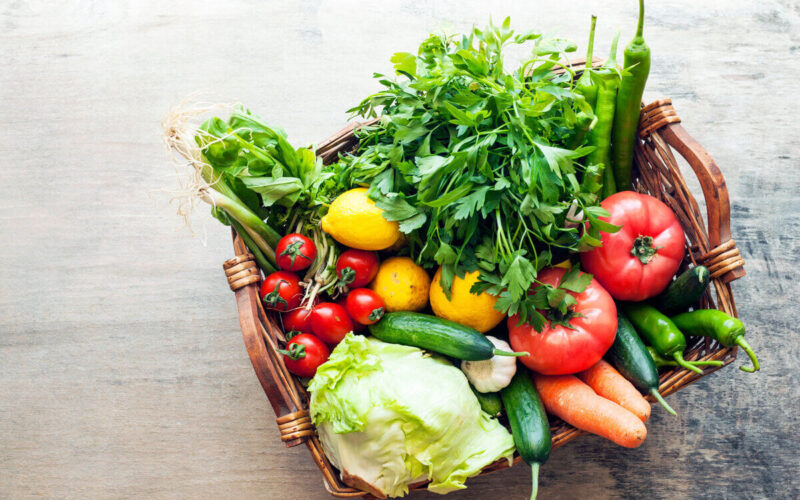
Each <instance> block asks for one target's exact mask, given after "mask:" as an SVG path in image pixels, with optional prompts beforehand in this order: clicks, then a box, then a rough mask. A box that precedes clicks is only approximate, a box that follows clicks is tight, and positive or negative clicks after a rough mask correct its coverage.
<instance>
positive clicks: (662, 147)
mask: <svg viewBox="0 0 800 500" xmlns="http://www.w3.org/2000/svg"><path fill="white" fill-rule="evenodd" d="M593 62H594V61H593ZM594 63H595V64H597V63H596V62H594ZM573 64H574V65H575V66H583V61H578V60H576V61H574V62H573ZM356 126H359V124H354V125H350V126H348V127H347V128H345V129H343V130H342V131H340V132H339V133H337V134H336V135H334V136H333V137H331V138H330V139H328V140H327V141H325V142H323V143H322V144H320V145H319V146H318V147H317V154H318V155H319V156H321V157H322V158H323V160H324V161H325V163H326V164H327V163H330V162H331V161H334V160H335V159H336V158H337V157H338V155H339V153H343V152H348V151H352V150H353V149H354V148H355V147H356V146H357V139H356V138H355V136H354V135H353V129H354V127H356ZM639 137H640V138H641V141H638V144H637V146H636V150H635V168H634V188H635V189H636V190H637V191H639V192H642V193H648V194H651V195H653V196H655V197H657V198H659V199H660V200H662V201H664V202H665V203H667V205H669V206H670V207H671V208H672V209H673V210H674V211H675V213H676V214H677V216H678V219H679V220H680V222H681V225H682V226H683V229H684V231H685V233H686V238H687V248H688V249H689V252H687V256H686V258H685V261H684V263H683V267H684V268H685V267H687V266H688V265H689V264H690V263H692V264H703V265H705V266H706V267H708V269H709V271H710V274H711V278H712V282H713V284H714V286H713V287H710V288H709V291H708V292H706V294H705V296H704V297H703V299H702V302H701V305H702V307H704V308H716V309H719V310H722V311H725V312H726V313H728V314H730V315H732V316H736V315H737V313H736V305H735V303H734V300H733V294H732V292H731V286H730V282H731V281H733V280H735V279H737V278H740V277H742V276H744V274H745V272H744V268H743V267H742V266H743V265H744V260H743V259H742V258H741V256H740V254H739V250H738V249H737V248H736V244H735V243H734V241H733V239H731V233H730V202H729V200H728V191H727V189H726V186H725V180H724V179H723V177H722V173H721V172H720V170H719V168H718V167H717V165H716V164H715V163H714V160H713V159H712V158H711V157H710V156H709V155H708V153H706V151H705V150H704V149H703V147H702V146H700V144H698V143H697V142H696V141H695V140H694V139H692V137H691V136H690V135H689V134H688V133H687V132H686V131H685V130H684V129H683V127H682V126H681V125H680V118H679V117H678V115H677V114H676V113H675V110H674V109H673V108H672V103H671V101H670V100H669V99H662V100H659V101H655V102H653V103H651V104H649V105H647V106H644V108H642V115H641V120H640V123H639ZM675 152H677V153H678V154H679V155H680V156H682V157H683V158H684V159H685V160H686V162H688V164H689V165H690V166H691V168H692V170H693V171H694V173H695V175H696V176H697V179H698V180H699V182H700V186H701V188H702V193H703V197H704V198H705V205H706V211H707V220H706V221H704V220H703V217H702V214H701V212H700V208H699V206H698V203H697V201H696V200H695V198H694V197H693V196H692V194H691V193H690V192H689V189H688V187H687V185H686V181H685V180H684V178H683V175H682V174H681V171H680V168H679V164H678V161H677V158H676V156H675ZM233 246H234V252H235V254H236V256H235V257H234V258H232V259H230V260H228V261H227V262H225V263H224V264H223V268H224V269H225V274H226V275H227V278H228V283H229V285H230V287H231V290H233V291H234V292H235V294H236V304H237V307H238V309H239V322H240V324H241V327H242V334H243V336H244V343H245V346H246V347H247V352H248V354H249V355H250V361H251V362H252V363H253V368H254V369H255V372H256V376H257V377H258V380H259V381H260V382H261V386H262V387H263V388H264V392H265V393H266V394H267V398H268V399H269V402H270V404H271V405H272V408H273V410H274V411H275V415H276V417H277V423H278V429H279V431H280V436H281V440H282V441H283V442H284V443H285V444H286V446H287V447H292V446H297V445H300V444H305V445H306V446H307V447H308V449H309V451H310V452H311V456H312V457H313V459H314V461H315V462H316V463H317V465H318V466H319V469H320V471H321V472H322V478H323V482H324V485H325V488H326V489H327V490H328V491H329V492H330V493H331V494H332V495H334V496H336V497H339V498H356V497H362V496H372V495H374V496H380V494H379V492H377V491H372V490H371V488H370V487H369V485H366V484H355V483H353V484H350V485H348V484H345V483H344V482H343V481H342V480H341V479H340V475H339V472H338V471H337V470H336V469H335V468H334V467H333V466H332V465H331V464H330V462H328V460H327V459H326V458H325V455H324V453H323V451H322V447H321V446H320V442H319V439H318V438H317V436H316V435H315V433H314V427H313V425H312V423H311V419H310V418H309V414H308V394H307V393H306V391H305V389H304V388H303V387H302V386H301V385H300V384H299V383H298V381H297V380H296V379H295V377H294V376H293V375H291V374H290V373H289V372H288V371H287V370H286V367H285V365H284V364H283V358H282V356H281V355H280V354H279V353H278V352H277V350H278V349H279V343H281V342H285V338H284V336H283V332H282V331H281V328H280V326H279V325H280V321H279V319H278V318H277V317H275V316H274V315H272V313H267V312H265V310H264V309H263V307H262V305H261V301H260V300H259V295H258V284H259V282H260V280H261V273H260V271H259V269H258V267H257V266H256V263H255V262H254V261H253V256H252V255H251V254H249V253H248V251H247V248H246V247H245V245H244V244H243V242H242V241H241V239H240V238H238V237H237V236H236V234H235V233H234V243H233ZM712 288H713V290H712ZM688 341H689V347H688V348H687V350H686V352H685V357H686V359H687V360H698V359H703V360H710V359H714V360H721V361H723V362H724V365H728V364H730V363H731V362H733V361H734V359H736V351H737V349H736V348H735V347H733V348H728V347H724V346H722V345H720V344H719V343H717V342H716V341H710V340H709V339H707V338H690V339H689V340H688ZM718 369H719V368H718V367H707V368H706V369H705V370H704V371H703V375H699V374H697V373H694V372H691V371H689V370H686V369H683V368H674V369H671V370H668V371H663V372H662V373H661V377H660V382H661V385H660V387H659V390H660V392H661V394H663V395H664V396H667V395H669V394H672V393H674V392H676V391H678V390H680V389H682V388H684V387H686V386H687V385H689V384H691V383H692V382H695V381H696V380H698V379H699V378H700V377H703V376H705V375H708V374H709V373H711V372H713V371H716V370H718ZM648 398H649V399H650V400H651V401H652V398H651V397H650V396H648ZM551 432H552V436H553V448H558V447H559V446H563V445H565V444H567V443H568V442H569V441H572V440H573V439H575V438H577V437H578V436H580V435H582V434H584V432H583V431H580V430H578V429H575V428H574V427H572V426H570V425H568V424H566V423H565V422H563V421H561V420H559V419H557V418H551ZM519 461H520V457H519V456H517V457H515V460H514V464H517V463H519ZM508 466H509V465H508V462H507V461H505V460H501V461H498V462H496V463H494V464H491V465H489V466H488V467H486V468H485V469H484V470H483V471H482V472H481V474H488V473H490V472H493V471H496V470H500V469H504V468H506V467H508ZM351 483H352V482H351ZM424 487H425V483H421V484H416V485H412V486H411V487H410V489H411V490H412V491H413V490H416V489H420V488H424Z"/></svg>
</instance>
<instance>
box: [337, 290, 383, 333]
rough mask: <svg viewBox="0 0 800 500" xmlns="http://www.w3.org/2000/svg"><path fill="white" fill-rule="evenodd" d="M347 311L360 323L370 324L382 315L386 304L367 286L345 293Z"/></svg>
mask: <svg viewBox="0 0 800 500" xmlns="http://www.w3.org/2000/svg"><path fill="white" fill-rule="evenodd" d="M345 304H346V308H347V313H348V314H350V317H351V318H353V319H354V320H356V321H357V322H358V323H361V324H362V325H371V324H373V323H375V322H377V321H378V320H379V319H381V318H382V317H383V313H384V311H386V304H384V302H383V299H382V298H381V296H380V295H378V294H377V293H375V292H374V291H372V290H370V289H369V288H356V289H355V290H351V291H350V293H348V294H347V301H346V303H345Z"/></svg>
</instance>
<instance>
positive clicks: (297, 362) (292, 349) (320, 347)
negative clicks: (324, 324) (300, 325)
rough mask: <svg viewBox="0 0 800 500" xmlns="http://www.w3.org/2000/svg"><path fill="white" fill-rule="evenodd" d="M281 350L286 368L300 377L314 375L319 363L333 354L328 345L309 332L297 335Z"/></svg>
mask: <svg viewBox="0 0 800 500" xmlns="http://www.w3.org/2000/svg"><path fill="white" fill-rule="evenodd" d="M280 352H281V354H283V362H284V363H286V368H288V369H289V371H290V372H292V373H294V374H295V375H297V376H298V377H313V376H314V374H315V373H317V368H318V367H319V365H321V364H322V363H324V362H326V361H328V356H330V355H331V351H330V350H329V349H328V346H326V345H325V344H324V343H322V341H321V340H320V339H318V338H317V337H315V336H313V335H311V334H309V333H301V334H300V335H295V336H294V337H292V339H291V340H290V341H289V342H288V343H287V344H286V349H281V350H280Z"/></svg>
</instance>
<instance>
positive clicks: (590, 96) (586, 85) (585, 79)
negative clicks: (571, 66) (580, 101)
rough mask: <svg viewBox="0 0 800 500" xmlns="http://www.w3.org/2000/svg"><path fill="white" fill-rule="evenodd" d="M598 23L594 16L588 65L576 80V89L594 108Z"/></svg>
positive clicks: (587, 59)
mask: <svg viewBox="0 0 800 500" xmlns="http://www.w3.org/2000/svg"><path fill="white" fill-rule="evenodd" d="M596 25H597V16H592V27H591V28H590V29H589V47H588V48H587V49H586V66H585V67H584V69H583V73H582V74H581V77H580V78H578V81H577V82H575V91H576V92H577V93H578V94H580V95H582V96H583V98H584V99H586V102H587V103H589V106H591V107H592V109H594V108H595V105H596V104H597V83H595V81H594V79H593V78H592V71H593V69H592V57H593V55H594V28H595V26H596Z"/></svg>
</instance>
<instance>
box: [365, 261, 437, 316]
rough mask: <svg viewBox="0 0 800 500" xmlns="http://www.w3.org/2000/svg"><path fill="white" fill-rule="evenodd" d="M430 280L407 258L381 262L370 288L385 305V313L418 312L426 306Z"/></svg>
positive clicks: (426, 274)
mask: <svg viewBox="0 0 800 500" xmlns="http://www.w3.org/2000/svg"><path fill="white" fill-rule="evenodd" d="M430 285H431V279H430V278H429V277H428V273H426V272H425V270H424V269H422V268H421V267H420V266H418V265H417V264H415V263H414V261H413V260H412V259H410V258H409V257H390V258H388V259H386V260H384V261H383V262H381V265H380V267H379V268H378V274H376V275H375V279H374V280H372V284H371V285H370V288H372V289H373V290H374V291H375V293H377V294H378V295H380V296H381V298H382V299H383V301H384V302H385V303H386V311H387V312H394V311H419V310H420V309H423V308H424V307H425V306H426V305H427V304H428V289H429V288H430Z"/></svg>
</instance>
